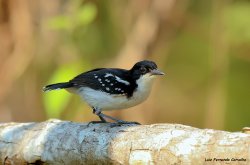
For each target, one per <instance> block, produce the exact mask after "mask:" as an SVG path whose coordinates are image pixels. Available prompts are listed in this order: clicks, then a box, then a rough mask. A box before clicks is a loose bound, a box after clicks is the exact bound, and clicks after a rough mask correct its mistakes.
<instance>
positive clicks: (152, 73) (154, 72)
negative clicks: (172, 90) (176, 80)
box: [150, 69, 165, 75]
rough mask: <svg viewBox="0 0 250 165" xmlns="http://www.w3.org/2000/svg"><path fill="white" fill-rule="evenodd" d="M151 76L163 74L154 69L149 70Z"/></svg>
mask: <svg viewBox="0 0 250 165" xmlns="http://www.w3.org/2000/svg"><path fill="white" fill-rule="evenodd" d="M150 73H151V75H164V74H165V73H163V72H162V71H160V70H158V69H154V70H151V72H150Z"/></svg>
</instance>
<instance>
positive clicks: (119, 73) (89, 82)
mask: <svg viewBox="0 0 250 165" xmlns="http://www.w3.org/2000/svg"><path fill="white" fill-rule="evenodd" d="M70 82H71V83H73V84H74V86H75V87H77V88H79V87H89V88H92V89H95V90H100V91H103V92H107V93H110V94H114V95H127V96H128V97H129V96H131V95H132V93H133V91H134V90H135V88H136V87H137V86H136V84H135V83H134V82H133V81H132V79H131V77H130V76H129V74H128V71H127V70H123V69H108V68H98V69H94V70H91V71H88V72H85V73H82V74H80V75H78V76H76V77H75V78H74V79H72V80H71V81H70Z"/></svg>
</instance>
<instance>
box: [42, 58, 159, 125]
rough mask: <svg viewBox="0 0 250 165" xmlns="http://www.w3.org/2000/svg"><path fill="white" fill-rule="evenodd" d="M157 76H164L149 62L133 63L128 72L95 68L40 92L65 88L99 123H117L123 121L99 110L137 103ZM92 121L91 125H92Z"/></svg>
mask: <svg viewBox="0 0 250 165" xmlns="http://www.w3.org/2000/svg"><path fill="white" fill-rule="evenodd" d="M157 75H164V73H163V72H161V71H160V70H158V69H157V65H156V64H155V63H154V62H153V61H148V60H144V61H140V62H137V63H136V64H135V65H134V66H133V67H132V68H131V69H130V70H125V69H118V68H97V69H93V70H90V71H87V72H84V73H82V74H80V75H78V76H76V77H75V78H73V79H72V80H70V81H69V82H63V83H56V84H51V85H47V86H45V87H44V88H43V91H50V90H55V89H66V90H68V91H70V92H74V93H76V94H78V95H80V96H81V97H82V99H83V100H85V101H86V102H87V103H88V105H89V106H91V107H92V109H93V113H94V114H96V115H98V117H99V118H100V119H101V121H96V122H98V123H101V122H107V121H106V119H111V120H113V121H115V122H117V123H118V124H125V123H126V124H128V123H137V122H127V121H123V120H119V119H116V118H113V117H111V116H108V115H105V114H103V113H102V111H106V110H119V109H125V108H129V107H133V106H135V105H138V104H140V103H141V102H143V101H144V100H146V98H147V97H148V96H149V93H150V90H151V87H152V83H153V80H154V78H155V77H156V76H157ZM96 122H94V123H96Z"/></svg>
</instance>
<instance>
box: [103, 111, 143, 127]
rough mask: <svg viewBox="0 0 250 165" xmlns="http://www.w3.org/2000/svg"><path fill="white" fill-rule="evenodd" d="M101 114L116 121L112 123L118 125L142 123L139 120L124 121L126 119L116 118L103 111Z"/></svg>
mask: <svg viewBox="0 0 250 165" xmlns="http://www.w3.org/2000/svg"><path fill="white" fill-rule="evenodd" d="M100 116H101V117H102V118H108V119H110V120H113V121H115V122H116V123H112V124H116V125H122V124H138V125H140V123H138V122H130V121H124V120H120V119H116V118H114V117H111V116H108V115H105V114H103V113H100ZM100 116H99V117H100Z"/></svg>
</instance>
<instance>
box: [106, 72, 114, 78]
mask: <svg viewBox="0 0 250 165" xmlns="http://www.w3.org/2000/svg"><path fill="white" fill-rule="evenodd" d="M104 77H114V75H113V74H111V73H106V74H105V76H104Z"/></svg>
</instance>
